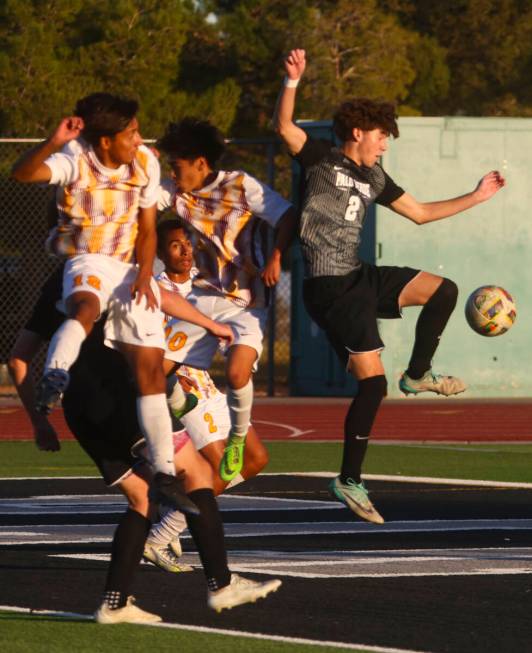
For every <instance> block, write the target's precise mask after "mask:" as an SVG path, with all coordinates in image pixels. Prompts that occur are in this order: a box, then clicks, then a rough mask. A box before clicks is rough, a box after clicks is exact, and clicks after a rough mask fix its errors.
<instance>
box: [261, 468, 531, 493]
mask: <svg viewBox="0 0 532 653" xmlns="http://www.w3.org/2000/svg"><path fill="white" fill-rule="evenodd" d="M261 476H307V477H311V478H312V477H316V478H333V477H335V476H338V474H336V473H334V472H266V473H264V474H261ZM362 478H363V479H366V480H368V481H392V482H397V483H433V484H435V485H440V484H441V485H468V486H478V487H501V488H521V489H527V490H531V489H532V483H525V482H520V481H482V480H474V479H473V480H472V479H464V478H439V477H430V476H393V475H391V474H362Z"/></svg>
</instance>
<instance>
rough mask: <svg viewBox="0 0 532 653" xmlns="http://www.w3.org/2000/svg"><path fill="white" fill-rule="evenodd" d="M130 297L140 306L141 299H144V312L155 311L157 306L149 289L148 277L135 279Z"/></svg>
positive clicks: (149, 280) (149, 278)
mask: <svg viewBox="0 0 532 653" xmlns="http://www.w3.org/2000/svg"><path fill="white" fill-rule="evenodd" d="M131 296H132V297H134V298H135V303H136V304H140V303H141V301H142V299H143V298H145V299H146V306H145V308H146V310H150V311H155V309H156V308H158V306H159V304H158V303H157V299H156V297H155V295H154V293H153V290H152V288H151V276H150V277H140V276H139V277H137V278H136V279H135V283H134V284H133V285H132V286H131Z"/></svg>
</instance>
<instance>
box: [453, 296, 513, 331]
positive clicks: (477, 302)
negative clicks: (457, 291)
mask: <svg viewBox="0 0 532 653" xmlns="http://www.w3.org/2000/svg"><path fill="white" fill-rule="evenodd" d="M465 316H466V320H467V323H468V324H469V326H470V327H471V328H472V329H473V331H475V332H476V333H479V334H480V335H481V336H488V337H491V336H501V335H502V334H503V333H506V332H507V331H508V329H510V328H511V326H512V324H513V323H514V322H515V318H516V316H517V313H516V308H515V303H514V300H513V299H512V296H511V295H510V293H509V292H507V291H506V290H504V288H501V287H499V286H481V287H480V288H477V289H476V290H474V291H473V292H472V293H471V294H470V295H469V298H468V300H467V302H466V306H465Z"/></svg>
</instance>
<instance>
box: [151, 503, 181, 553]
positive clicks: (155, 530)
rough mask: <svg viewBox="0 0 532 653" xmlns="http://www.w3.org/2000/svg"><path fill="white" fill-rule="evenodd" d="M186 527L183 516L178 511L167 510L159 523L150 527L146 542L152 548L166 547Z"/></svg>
mask: <svg viewBox="0 0 532 653" xmlns="http://www.w3.org/2000/svg"><path fill="white" fill-rule="evenodd" d="M186 527H187V521H186V519H185V515H184V514H183V513H182V512H179V510H167V511H166V513H165V514H164V516H163V517H162V519H161V521H159V522H158V523H157V524H154V525H153V526H152V527H151V531H150V534H149V535H148V541H149V543H150V544H152V545H154V546H167V545H168V544H170V542H172V540H175V539H176V538H178V537H179V535H180V534H181V533H182V532H183V531H184V530H185V528H186Z"/></svg>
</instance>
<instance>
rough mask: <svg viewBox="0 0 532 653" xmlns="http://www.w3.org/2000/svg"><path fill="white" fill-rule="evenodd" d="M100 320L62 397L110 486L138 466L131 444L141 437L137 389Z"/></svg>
mask: <svg viewBox="0 0 532 653" xmlns="http://www.w3.org/2000/svg"><path fill="white" fill-rule="evenodd" d="M102 330H103V324H100V323H98V324H96V325H95V327H94V329H93V331H92V333H91V335H90V336H89V337H88V338H87V339H86V340H85V342H84V343H83V346H82V348H81V352H80V355H79V357H78V360H77V361H76V362H75V363H74V365H73V366H72V367H71V368H70V384H69V386H68V388H67V389H66V391H65V395H64V397H63V411H64V414H65V420H66V423H67V424H68V428H69V429H70V430H71V432H72V433H73V435H74V437H75V438H76V440H77V441H78V442H79V444H80V445H81V447H82V448H83V449H84V450H85V452H86V453H87V454H88V455H89V456H90V457H91V458H92V460H93V461H94V463H95V464H96V466H97V467H98V469H99V470H100V473H101V475H102V477H103V479H104V481H105V483H106V484H107V485H113V484H114V483H117V482H118V481H120V480H121V479H122V478H123V477H124V476H125V475H126V474H127V473H128V472H129V471H130V470H131V469H133V468H134V467H135V466H136V465H137V464H138V462H139V461H138V458H134V457H133V456H132V455H131V447H132V446H133V445H134V444H135V443H136V442H137V441H138V440H140V439H142V435H141V434H140V428H139V425H138V421H137V410H136V389H135V385H134V382H133V380H132V378H131V375H130V373H129V369H128V366H127V364H126V362H125V360H124V358H123V356H122V355H121V354H119V353H118V352H117V351H115V350H113V349H109V348H108V347H105V345H104V344H103V334H102Z"/></svg>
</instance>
